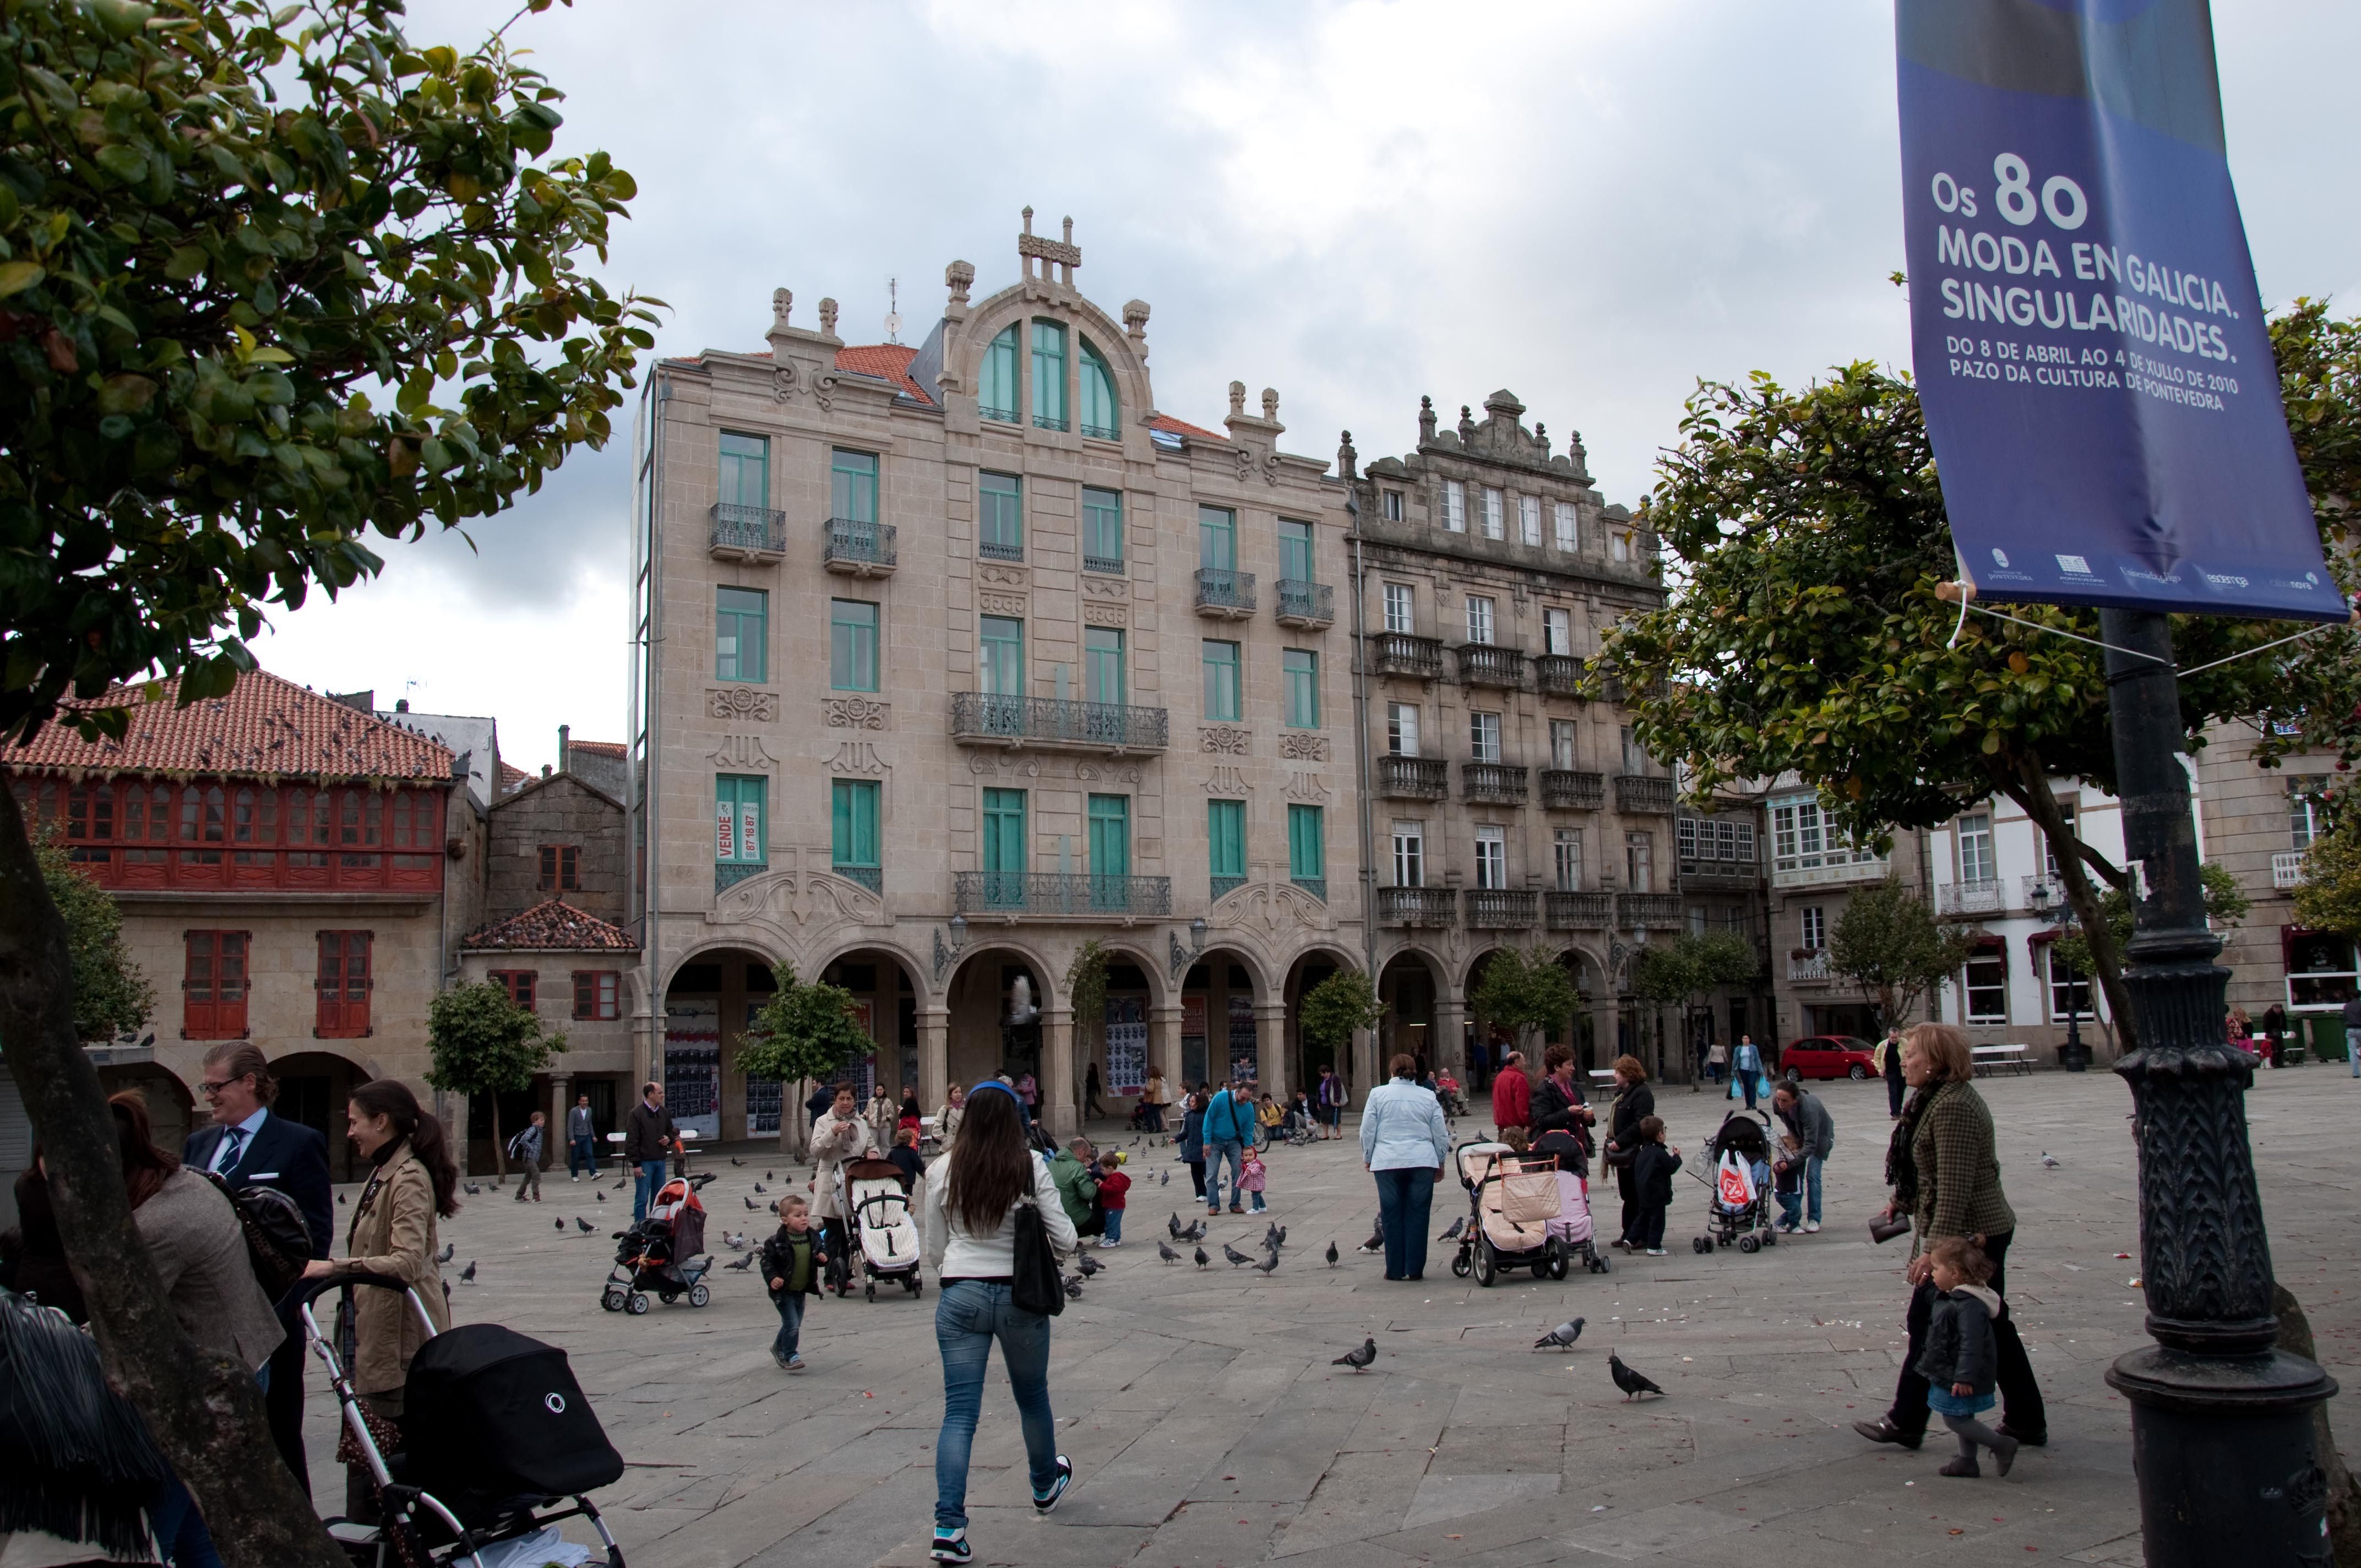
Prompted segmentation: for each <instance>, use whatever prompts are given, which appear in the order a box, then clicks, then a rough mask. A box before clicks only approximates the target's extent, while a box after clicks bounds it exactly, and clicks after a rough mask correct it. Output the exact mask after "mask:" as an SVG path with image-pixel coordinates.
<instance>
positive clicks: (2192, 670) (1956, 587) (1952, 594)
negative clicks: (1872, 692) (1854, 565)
mask: <svg viewBox="0 0 2361 1568" xmlns="http://www.w3.org/2000/svg"><path fill="white" fill-rule="evenodd" d="M1952 558H1953V559H1954V560H1956V559H1958V552H1957V551H1956V550H1955V551H1953V552H1952ZM1935 596H1936V597H1937V598H1957V599H1958V600H1959V601H1960V619H1959V620H1958V622H1957V623H1956V624H1955V625H1953V626H1952V628H1951V636H1950V640H1949V641H1947V642H1945V643H1944V644H1943V646H1944V648H1945V649H1947V650H1948V649H1951V648H1956V647H1958V646H1959V641H1960V630H1961V629H1962V628H1964V627H1965V626H1966V625H1967V623H1968V612H1969V611H1970V610H1973V611H1975V612H1976V613H1977V614H1978V615H1989V616H1991V617H1992V618H1993V620H2005V621H2008V622H2009V623H2010V624H2012V625H2015V626H2022V627H2024V628H2026V630H2031V631H2041V632H2047V633H2048V635H2050V636H2052V637H2063V638H2067V639H2069V640H2070V641H2075V642H2082V643H2087V644H2089V645H2090V646H2091V647H2093V648H2103V649H2105V650H2106V651H2108V652H2113V653H2121V654H2124V655H2125V657H2127V658H2133V659H2146V660H2147V662H2148V663H2152V664H2163V665H2165V666H2166V667H2167V668H2169V669H2170V670H2171V671H2172V673H2173V674H2175V675H2194V674H2202V673H2203V672H2204V671H2207V670H2216V669H2220V668H2221V667H2222V666H2223V665H2224V664H2235V663H2237V662H2238V661H2239V660H2241V659H2251V658H2253V657H2254V656H2255V655H2256V654H2257V653H2268V652H2270V651H2271V650H2272V649H2274V648H2282V647H2285V646H2286V645H2287V644H2288V643H2290V642H2301V641H2303V640H2304V639H2305V638H2307V637H2311V636H2313V635H2315V634H2316V633H2319V632H2323V631H2326V630H2329V629H2330V628H2331V627H2336V626H2351V625H2355V624H2356V623H2361V611H2356V615H2355V619H2354V620H2350V621H2341V620H2330V621H2323V622H2321V623H2320V624H2319V625H2317V626H2308V627H2306V628H2304V629H2303V630H2301V631H2298V632H2293V633H2290V635H2288V636H2286V637H2275V638H2273V639H2272V640H2271V641H2268V642H2263V643H2258V644H2257V645H2256V646H2255V647H2252V648H2248V649H2246V650H2245V651H2244V652H2237V653H2232V654H2229V655H2227V656H2226V657H2224V658H2220V659H2213V660H2209V661H2207V662H2206V663H2202V664H2194V665H2191V667H2189V668H2188V669H2185V670H2184V669H2182V668H2181V667H2180V665H2178V664H2175V663H2172V662H2171V661H2170V660H2169V659H2159V658H2158V657H2157V656H2156V655H2155V654H2153V653H2149V652H2144V651H2142V650H2140V649H2137V648H2123V647H2118V646H2117V645H2116V644H2114V643H2113V642H2107V641H2101V640H2100V639H2098V638H2096V637H2085V636H2083V635H2082V634H2081V632H2079V631H2069V630H2066V629H2065V628H2063V627H2059V626H2044V625H2042V624H2041V622H2039V621H2037V620H2026V619H2025V618H2024V617H2023V616H2018V615H2011V614H2009V613H2008V612H2007V611H2006V610H1999V609H1992V608H1991V607H1990V606H1988V605H1981V604H1977V603H1975V602H1974V599H1975V584H1974V583H1972V582H1971V581H1969V580H1968V579H1967V578H1966V576H1964V575H1962V576H1961V578H1960V581H1958V582H1956V583H1938V584H1936V585H1935Z"/></svg>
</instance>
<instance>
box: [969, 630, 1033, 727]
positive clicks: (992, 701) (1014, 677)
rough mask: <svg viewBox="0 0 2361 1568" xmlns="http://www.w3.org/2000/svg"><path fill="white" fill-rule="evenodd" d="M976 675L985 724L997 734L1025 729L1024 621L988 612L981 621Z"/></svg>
mask: <svg viewBox="0 0 2361 1568" xmlns="http://www.w3.org/2000/svg"><path fill="white" fill-rule="evenodd" d="M977 641H978V652H977V657H976V675H977V679H978V683H979V684H980V685H981V686H982V687H983V723H984V728H985V729H988V730H989V731H991V732H992V733H993V734H995V735H1022V734H1024V733H1025V623H1024V622H1023V621H1021V620H1011V619H1009V618H1008V617H1006V616H998V615H987V616H984V617H983V619H982V620H981V621H980V622H979V623H978V640H977Z"/></svg>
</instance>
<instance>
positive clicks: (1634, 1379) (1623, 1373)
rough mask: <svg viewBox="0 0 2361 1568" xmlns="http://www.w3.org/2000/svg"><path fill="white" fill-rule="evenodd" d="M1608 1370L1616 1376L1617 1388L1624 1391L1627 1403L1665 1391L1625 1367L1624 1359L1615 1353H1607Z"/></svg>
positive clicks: (1643, 1376) (1640, 1374)
mask: <svg viewBox="0 0 2361 1568" xmlns="http://www.w3.org/2000/svg"><path fill="white" fill-rule="evenodd" d="M1607 1370H1608V1371H1609V1373H1611V1374H1612V1375H1613V1376H1614V1378H1615V1387H1618V1388H1620V1389H1622V1390H1623V1398H1624V1399H1625V1401H1626V1402H1629V1401H1630V1400H1632V1399H1635V1398H1639V1397H1640V1396H1641V1395H1642V1394H1662V1393H1663V1392H1664V1390H1663V1389H1662V1388H1659V1387H1656V1386H1655V1385H1654V1384H1653V1383H1651V1382H1650V1381H1648V1379H1647V1377H1646V1376H1645V1375H1643V1374H1642V1373H1638V1372H1634V1371H1632V1370H1631V1368H1630V1367H1628V1366H1626V1365H1623V1358H1622V1357H1621V1356H1620V1355H1617V1354H1615V1353H1614V1352H1613V1351H1611V1350H1610V1351H1609V1352H1608V1353H1607Z"/></svg>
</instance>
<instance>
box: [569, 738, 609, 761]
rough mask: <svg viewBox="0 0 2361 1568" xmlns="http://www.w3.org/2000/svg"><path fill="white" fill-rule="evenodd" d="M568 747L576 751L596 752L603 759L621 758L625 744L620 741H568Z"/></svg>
mask: <svg viewBox="0 0 2361 1568" xmlns="http://www.w3.org/2000/svg"><path fill="white" fill-rule="evenodd" d="M566 745H567V746H568V747H570V748H571V749H573V750H574V751H595V752H597V753H598V755H599V756H602V757H620V756H621V755H622V754H623V743H622V742H621V741H620V740H568V741H567V742H566Z"/></svg>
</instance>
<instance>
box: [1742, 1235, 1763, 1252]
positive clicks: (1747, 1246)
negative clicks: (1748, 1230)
mask: <svg viewBox="0 0 2361 1568" xmlns="http://www.w3.org/2000/svg"><path fill="white" fill-rule="evenodd" d="M1738 1250H1739V1251H1741V1252H1760V1251H1762V1250H1763V1244H1762V1243H1761V1242H1759V1241H1757V1240H1755V1239H1754V1237H1753V1236H1752V1235H1743V1236H1741V1237H1739V1238H1738Z"/></svg>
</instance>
